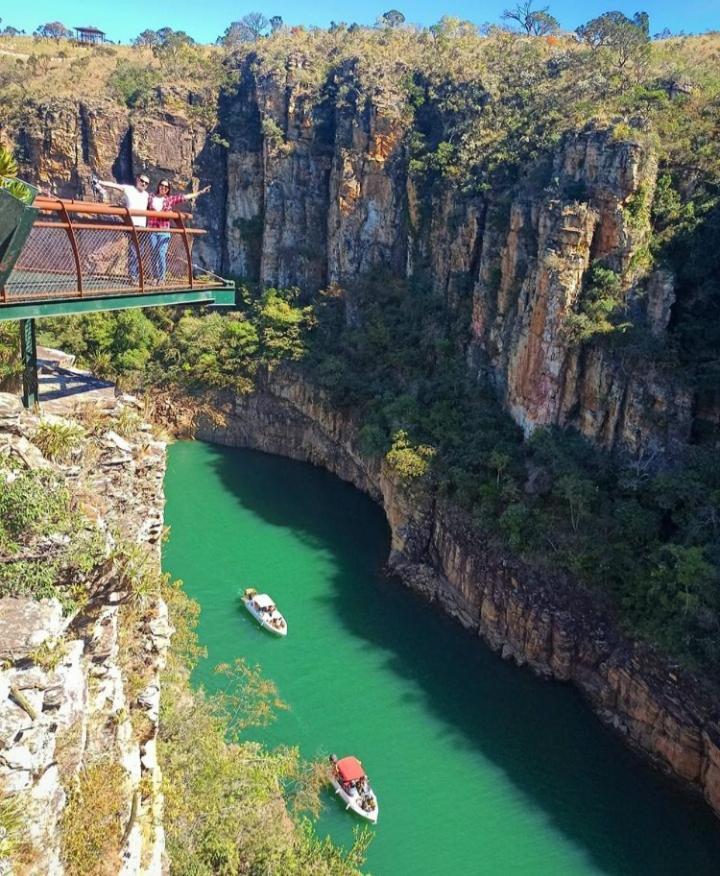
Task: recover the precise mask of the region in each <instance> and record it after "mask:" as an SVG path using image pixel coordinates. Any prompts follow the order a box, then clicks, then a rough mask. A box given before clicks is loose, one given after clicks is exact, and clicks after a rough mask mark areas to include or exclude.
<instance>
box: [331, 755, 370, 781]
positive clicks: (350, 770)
mask: <svg viewBox="0 0 720 876" xmlns="http://www.w3.org/2000/svg"><path fill="white" fill-rule="evenodd" d="M336 766H337V771H338V773H339V775H340V778H341V779H342V781H343V782H356V781H357V780H358V779H362V777H363V776H364V775H365V770H364V769H363V768H362V764H361V763H360V761H359V760H358V759H357V758H356V757H343V758H342V759H341V760H339V761H338V762H337V764H336Z"/></svg>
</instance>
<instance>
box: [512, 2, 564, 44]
mask: <svg viewBox="0 0 720 876" xmlns="http://www.w3.org/2000/svg"><path fill="white" fill-rule="evenodd" d="M534 2H535V0H520V2H519V3H517V4H516V5H515V6H514V7H513V8H512V9H506V10H505V11H504V12H503V14H502V16H501V18H502V19H503V21H514V22H516V23H517V24H518V25H519V26H520V29H521V30H524V31H525V33H526V34H527V35H528V36H544V35H545V34H550V33H557V32H558V31H559V30H560V23H559V22H558V20H557V18H555V16H554V15H551V14H550V7H549V6H543V8H542V9H533V8H532V7H533V3H534Z"/></svg>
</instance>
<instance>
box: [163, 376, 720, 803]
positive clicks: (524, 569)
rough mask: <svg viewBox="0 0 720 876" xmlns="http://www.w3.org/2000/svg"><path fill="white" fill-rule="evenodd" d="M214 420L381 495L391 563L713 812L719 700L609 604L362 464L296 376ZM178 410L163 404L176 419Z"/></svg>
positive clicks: (228, 433)
mask: <svg viewBox="0 0 720 876" xmlns="http://www.w3.org/2000/svg"><path fill="white" fill-rule="evenodd" d="M212 404H213V407H214V408H215V409H216V410H218V411H221V412H222V418H221V419H220V418H213V420H212V421H211V420H209V419H208V418H207V417H204V416H203V415H202V413H200V414H199V416H198V417H197V419H196V434H197V435H198V437H201V438H204V439H207V440H211V441H214V442H217V443H221V444H229V445H233V446H242V447H252V448H256V449H259V450H264V451H267V452H269V453H275V454H280V455H283V456H289V457H291V458H293V459H299V460H304V461H308V462H311V463H313V464H315V465H319V466H322V467H324V468H326V469H328V470H329V471H331V472H333V473H334V474H336V475H337V476H339V477H340V478H342V479H343V480H346V481H349V482H350V483H353V484H354V485H355V486H356V487H358V488H359V489H361V490H363V491H364V492H366V493H368V494H369V495H370V496H371V497H372V498H374V499H375V500H376V501H378V502H380V503H381V504H382V506H383V508H384V509H385V513H386V516H387V519H388V522H389V524H390V527H391V531H392V552H391V556H390V565H391V567H392V568H393V569H394V571H395V572H396V573H397V574H399V575H400V577H401V578H402V580H403V581H404V582H405V584H407V585H408V586H410V587H412V588H413V589H415V590H418V591H419V592H421V593H423V594H424V595H425V596H426V597H427V598H428V599H430V600H434V601H437V602H438V603H440V604H441V605H442V607H443V608H444V609H445V610H446V611H447V612H448V613H450V614H451V615H453V616H454V617H456V618H457V619H458V620H459V621H460V622H461V623H462V624H463V625H464V626H465V627H467V628H469V629H472V630H475V631H476V632H477V633H478V635H479V636H480V637H482V638H483V639H484V640H485V641H486V642H487V643H488V644H489V645H490V647H491V648H493V649H494V650H496V651H499V652H500V653H501V654H502V656H503V657H505V658H507V659H512V660H514V661H515V662H516V663H517V664H519V665H527V666H528V667H530V668H531V669H532V670H533V671H534V672H536V673H538V674H539V675H541V676H544V677H547V678H554V679H558V680H561V681H569V682H571V683H573V684H574V685H576V686H577V687H578V688H579V689H580V690H581V691H582V692H583V694H584V695H585V696H586V697H587V698H588V700H589V701H590V703H591V704H592V706H593V708H594V710H595V712H596V714H597V715H598V716H599V717H600V718H601V719H602V720H603V721H604V722H605V723H607V724H608V725H610V726H612V727H613V728H614V729H615V730H616V731H617V732H619V733H621V734H622V735H623V736H624V737H625V739H626V740H627V742H628V744H630V745H631V746H633V747H634V748H636V749H637V750H638V751H640V752H641V753H642V754H643V755H645V756H646V757H648V758H650V759H651V760H652V761H653V762H654V763H655V764H657V766H658V767H660V768H661V769H663V770H665V771H666V772H668V773H670V774H672V775H674V776H676V777H677V778H678V779H679V780H681V781H682V782H684V783H685V784H686V785H687V786H688V787H691V788H693V789H695V790H696V791H698V792H700V793H702V794H703V795H704V797H705V799H706V800H707V802H708V803H709V805H710V806H711V807H712V808H713V809H714V810H715V811H716V812H717V813H718V814H720V757H719V754H720V696H719V695H718V691H717V690H714V689H712V688H710V687H709V686H707V685H706V684H705V683H704V682H702V681H701V680H700V679H698V678H696V677H694V676H692V675H691V674H689V673H687V672H685V671H683V670H681V669H680V668H679V667H677V666H675V665H673V664H671V663H670V662H669V661H668V660H666V659H664V658H662V657H660V656H659V655H657V654H656V653H654V652H653V651H652V650H651V649H649V648H647V647H645V646H643V645H640V644H637V643H633V642H632V641H630V640H628V639H627V638H625V637H624V636H623V635H622V634H621V632H620V630H619V628H618V625H617V624H616V622H615V620H614V618H613V615H612V613H611V611H610V610H609V609H608V608H607V607H606V606H604V605H603V604H602V602H600V601H599V600H598V597H597V596H596V595H595V594H592V595H591V594H589V593H587V592H586V591H584V590H583V589H582V588H580V587H578V585H577V584H576V583H575V582H573V581H570V580H569V579H567V578H565V577H563V576H561V575H555V574H550V573H543V572H540V571H538V570H537V569H533V568H530V567H529V566H527V565H525V564H524V563H522V562H520V561H517V560H514V559H512V558H509V557H508V556H506V555H501V554H500V553H499V552H498V551H496V550H495V549H494V548H493V547H492V545H491V544H489V543H488V542H487V540H486V539H485V538H484V536H483V533H482V532H481V531H479V530H478V529H477V527H476V526H474V525H473V524H472V522H471V521H470V520H468V519H467V518H466V516H465V515H463V514H462V513H460V512H458V511H457V510H456V509H453V508H452V507H450V506H448V505H447V504H444V503H443V502H440V501H437V500H436V499H435V497H434V496H433V495H432V493H430V492H426V491H425V490H423V489H412V488H409V487H407V486H405V485H403V483H402V482H401V481H400V480H399V479H398V477H397V475H396V474H395V473H394V472H393V471H392V470H391V469H390V468H389V467H388V465H387V464H386V462H384V461H379V460H376V459H366V458H365V457H364V456H363V454H362V453H361V451H360V449H359V446H358V428H357V425H358V424H357V423H355V422H354V421H353V419H352V417H351V416H349V415H345V414H343V413H340V412H338V411H337V410H334V409H333V408H332V406H331V405H329V404H328V403H327V400H326V399H325V398H324V397H323V395H322V393H320V392H318V391H316V390H314V389H313V388H312V387H311V386H309V385H307V384H306V383H305V382H304V381H303V380H302V379H299V378H298V377H297V375H296V374H289V373H285V374H283V373H276V374H274V375H272V376H271V377H270V378H269V379H268V381H267V382H266V383H265V385H264V386H263V387H262V389H261V391H259V392H257V393H255V394H253V395H246V396H238V397H231V396H218V397H216V398H214V399H212ZM177 410H178V406H176V405H167V406H166V407H165V412H164V416H165V417H166V418H167V419H168V420H169V421H170V422H171V423H172V418H173V416H174V414H175V412H176V411H177Z"/></svg>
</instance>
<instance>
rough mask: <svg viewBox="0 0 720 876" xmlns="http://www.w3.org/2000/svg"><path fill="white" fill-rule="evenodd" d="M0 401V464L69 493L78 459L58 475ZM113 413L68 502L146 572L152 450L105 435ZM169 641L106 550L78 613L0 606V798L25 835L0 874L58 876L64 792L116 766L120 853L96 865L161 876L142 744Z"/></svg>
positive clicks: (153, 491) (155, 487)
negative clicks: (49, 474)
mask: <svg viewBox="0 0 720 876" xmlns="http://www.w3.org/2000/svg"><path fill="white" fill-rule="evenodd" d="M0 402H1V403H0V411H1V412H2V417H1V420H2V422H0V450H1V451H2V453H3V454H7V455H8V456H9V457H10V458H11V459H13V460H15V463H16V464H18V465H20V466H21V467H22V466H27V467H30V468H37V467H56V468H58V469H59V470H60V471H61V473H62V475H63V476H64V478H66V479H67V482H68V484H69V485H72V484H73V483H77V481H78V478H79V477H80V469H81V460H82V456H76V458H75V459H74V460H72V461H71V463H70V464H67V465H62V466H60V465H59V464H57V463H51V462H49V461H48V460H47V459H45V458H44V457H43V455H42V453H41V452H40V450H39V449H38V448H37V447H36V446H35V445H34V444H33V442H32V438H33V435H34V433H35V431H36V428H37V424H38V420H37V417H36V416H35V415H33V414H31V413H29V412H27V411H22V409H21V407H20V403H19V401H18V400H17V399H16V398H14V397H12V396H2V397H1V398H0ZM122 410H123V406H122V405H118V406H117V407H115V406H114V402H113V403H112V404H111V409H108V410H106V411H105V412H104V417H105V418H106V425H107V429H106V431H105V432H103V433H102V435H101V436H100V437H99V439H98V442H97V444H96V445H95V447H94V448H89V447H88V446H84V447H83V448H82V455H85V454H90V453H92V454H93V457H89V458H94V457H95V456H96V457H97V458H96V459H95V461H94V462H92V463H91V467H92V473H91V474H90V475H89V476H88V478H87V480H83V488H82V490H81V492H80V494H79V495H80V498H79V499H78V501H79V502H80V504H81V508H82V511H83V513H85V514H86V516H87V517H88V518H89V519H90V520H92V521H93V522H94V523H95V524H96V526H97V527H98V529H99V531H100V532H102V533H105V534H106V537H107V539H108V545H107V549H108V551H111V550H112V548H113V545H114V539H115V538H117V537H122V538H124V539H126V540H127V543H128V544H131V545H133V546H135V548H136V549H137V550H138V551H139V552H141V555H143V556H145V557H146V562H147V563H149V564H150V566H151V567H153V566H154V567H155V568H156V569H158V570H159V565H160V536H161V534H162V528H163V493H162V481H163V476H164V470H165V445H164V443H163V442H159V441H155V440H153V439H152V436H151V434H150V432H149V427H145V428H144V429H143V430H141V431H140V432H139V434H138V436H137V437H136V438H135V439H132V440H126V439H125V438H122V437H121V436H120V435H118V434H117V433H116V432H115V431H113V429H112V425H113V418H114V417H116V416H120V415H121V412H122ZM59 538H62V536H59ZM171 632H172V630H171V627H170V624H169V621H168V613H167V608H166V606H165V604H164V602H163V601H162V600H161V599H159V598H158V597H152V598H150V599H149V600H148V601H147V602H146V603H144V604H143V605H142V606H140V605H139V604H137V603H136V604H135V606H134V607H133V606H131V605H128V593H127V587H126V584H125V583H124V582H123V572H122V569H121V568H120V566H119V565H118V564H117V563H116V562H114V561H113V560H112V558H111V554H110V553H108V560H107V561H106V562H105V563H104V564H103V565H102V566H101V567H100V568H99V569H97V570H96V575H95V579H94V580H93V581H92V582H91V592H90V594H89V599H88V601H87V603H86V604H85V606H84V607H83V608H81V609H80V610H78V611H75V612H72V613H70V614H67V613H65V612H63V609H62V607H61V605H60V602H59V601H58V600H57V599H44V600H41V601H37V600H35V599H32V598H30V597H22V596H20V597H7V598H3V599H0V661H2V662H1V668H0V798H1V799H2V801H3V803H5V804H6V803H8V800H9V801H14V802H15V803H16V804H17V805H19V806H20V811H21V812H22V813H23V822H24V831H25V832H24V833H23V834H22V836H21V837H20V838H19V839H18V844H17V848H18V850H19V851H18V853H17V854H18V855H19V857H20V859H21V860H18V859H17V855H16V856H14V857H15V860H14V861H12V860H11V861H7V860H6V859H4V858H3V856H2V855H3V853H2V852H1V851H0V872H2V873H6V872H7V873H12V872H17V873H26V874H38V876H39V874H42V876H47V874H58V876H59V874H62V873H64V872H66V870H65V867H64V864H63V855H62V846H63V839H62V838H63V834H64V832H65V831H66V830H69V829H70V828H69V827H68V825H67V824H63V817H64V813H65V811H66V806H67V803H68V799H69V795H70V794H71V792H72V789H73V788H74V787H75V784H76V782H77V780H78V778H79V777H80V776H81V774H82V773H83V771H84V770H86V769H88V768H92V767H93V766H96V765H98V764H100V765H103V766H107V765H119V767H121V768H122V774H123V776H124V780H123V783H122V786H121V787H119V788H117V789H115V790H116V793H117V795H118V799H117V800H116V801H115V803H116V805H117V806H118V808H119V809H120V810H121V811H122V813H123V823H124V825H125V830H124V835H123V838H122V842H121V846H122V848H121V854H120V858H119V860H117V862H113V861H104V862H102V863H103V866H107V867H108V868H110V869H109V870H108V872H114V873H123V874H138V873H147V874H159V873H160V872H162V869H163V856H164V847H165V842H164V832H163V826H162V810H163V800H162V794H161V790H160V783H161V774H160V770H159V767H158V765H157V759H156V737H157V731H158V719H159V698H160V686H159V674H160V670H161V669H162V667H163V666H164V662H165V654H166V650H167V647H168V644H169V639H170V635H171ZM9 847H10V846H9V844H8V848H9ZM3 848H4V846H3ZM97 863H98V865H99V864H100V862H97ZM13 865H14V866H13Z"/></svg>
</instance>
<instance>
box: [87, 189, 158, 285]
mask: <svg viewBox="0 0 720 876" xmlns="http://www.w3.org/2000/svg"><path fill="white" fill-rule="evenodd" d="M97 184H98V186H100V187H101V188H106V189H116V190H117V191H120V192H122V193H123V202H124V204H125V206H126V207H127V208H128V209H130V210H147V209H148V208H149V205H150V193H149V192H148V186H149V185H150V178H149V177H148V176H147V174H144V173H140V174H138V175H137V176H136V177H135V185H134V186H129V185H123V184H122V183H116V182H112V181H111V180H110V181H108V180H103V179H100V180H98V181H97ZM130 220H131V222H132V224H133V225H135V226H136V227H137V228H145V227H146V225H147V216H131V217H130ZM144 238H145V235H144V234H141V235H138V239H139V241H140V244H141V246H142V248H143V253H144V252H145V249H146V246H145V244H146V241H145V239H144ZM128 271H129V274H130V279H131V280H132V282H133V283H137V282H138V277H139V273H140V270H139V265H138V257H137V250H136V249H135V242H134V240H132V238H128Z"/></svg>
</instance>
